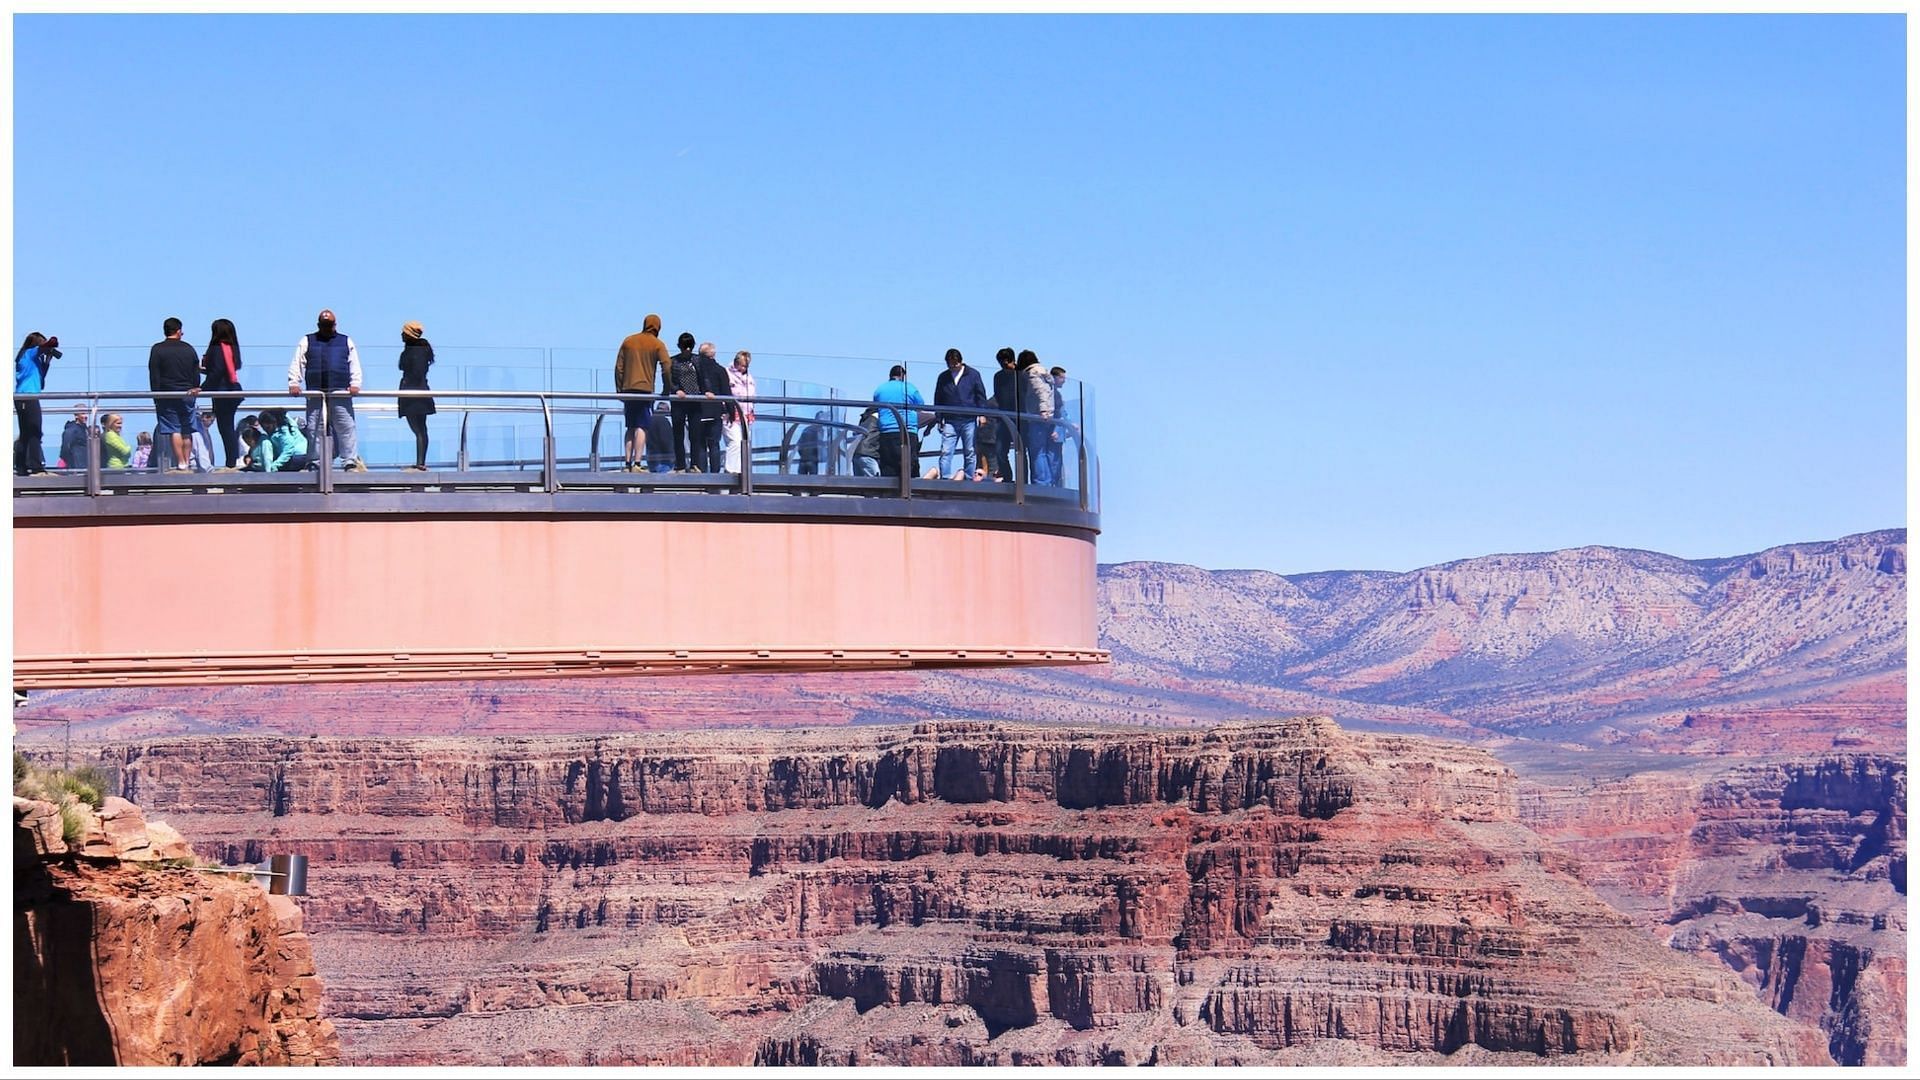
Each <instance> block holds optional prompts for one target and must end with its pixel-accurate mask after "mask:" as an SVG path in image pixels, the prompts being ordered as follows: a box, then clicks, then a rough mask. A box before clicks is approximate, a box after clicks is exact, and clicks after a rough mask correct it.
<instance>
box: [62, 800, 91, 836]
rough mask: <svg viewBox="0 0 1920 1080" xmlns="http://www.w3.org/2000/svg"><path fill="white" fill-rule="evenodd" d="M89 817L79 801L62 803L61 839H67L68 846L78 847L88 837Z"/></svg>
mask: <svg viewBox="0 0 1920 1080" xmlns="http://www.w3.org/2000/svg"><path fill="white" fill-rule="evenodd" d="M87 817H88V814H87V812H86V811H85V810H83V809H81V808H80V804H79V803H77V802H72V801H69V802H63V803H61V804H60V839H62V840H65V841H66V842H67V846H68V847H78V846H80V841H82V840H84V839H86V836H87Z"/></svg>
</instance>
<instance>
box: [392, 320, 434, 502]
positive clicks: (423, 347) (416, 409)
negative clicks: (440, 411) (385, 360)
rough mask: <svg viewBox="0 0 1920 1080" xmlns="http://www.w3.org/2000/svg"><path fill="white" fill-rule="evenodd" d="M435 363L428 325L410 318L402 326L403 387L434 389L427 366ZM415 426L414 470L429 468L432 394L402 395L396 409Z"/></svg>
mask: <svg viewBox="0 0 1920 1080" xmlns="http://www.w3.org/2000/svg"><path fill="white" fill-rule="evenodd" d="M432 366H433V346H432V345H430V344H428V342H427V328H426V327H424V326H421V325H420V324H419V323H417V322H410V323H408V324H407V325H405V326H403V327H401V328H400V389H402V390H431V389H433V388H432V387H430V386H428V385H427V369H428V368H430V367H432ZM397 411H398V412H399V413H400V416H401V418H402V419H404V420H406V422H407V427H409V428H411V429H412V430H413V471H414V472H426V471H427V417H429V416H432V415H433V414H434V412H435V411H436V410H435V408H434V405H433V399H432V398H430V397H403V398H401V399H400V407H399V409H398V410H397Z"/></svg>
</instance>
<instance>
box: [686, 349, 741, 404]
mask: <svg viewBox="0 0 1920 1080" xmlns="http://www.w3.org/2000/svg"><path fill="white" fill-rule="evenodd" d="M697 370H698V375H699V380H700V392H701V393H702V394H717V395H719V396H721V397H732V396H733V380H732V379H729V378H727V369H726V368H723V367H721V366H720V361H718V360H715V359H711V358H708V357H705V356H702V357H701V358H700V366H699V368H698V369H697ZM688 396H689V397H691V396H692V394H691V392H689V394H688ZM732 411H733V402H731V401H706V400H704V399H702V401H701V405H700V415H701V416H703V417H705V418H706V419H708V420H718V419H720V418H721V417H723V416H725V415H727V414H728V413H730V412H732Z"/></svg>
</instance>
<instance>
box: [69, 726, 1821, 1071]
mask: <svg viewBox="0 0 1920 1080" xmlns="http://www.w3.org/2000/svg"><path fill="white" fill-rule="evenodd" d="M101 764H102V766H103V767H104V768H106V769H107V771H109V772H110V773H111V774H112V775H113V776H114V777H115V778H116V781H117V784H118V787H119V789H120V790H121V791H122V793H123V794H126V795H129V796H132V797H134V798H136V799H137V800H138V801H140V802H141V803H143V804H144V805H147V806H150V807H161V808H164V809H165V810H166V812H167V813H168V814H169V815H170V816H172V817H173V818H174V819H175V820H177V821H180V822H181V823H183V824H185V825H188V826H190V829H191V832H192V833H193V834H194V835H195V836H197V837H198V838H199V839H200V844H201V846H200V849H199V850H200V851H201V852H202V854H204V855H208V856H213V857H217V858H220V859H224V860H228V861H236V862H237V861H246V860H251V859H253V858H256V857H258V855H259V854H261V853H262V852H263V851H264V850H265V849H267V848H269V847H271V848H272V849H274V850H292V851H299V852H303V853H306V854H308V855H309V856H311V858H312V859H313V872H312V875H311V877H310V878H309V889H310V891H311V896H310V898H309V902H308V909H307V911H308V919H309V925H310V926H311V927H312V930H313V932H314V934H315V952H316V958H317V960H318V964H319V967H320V970H321V971H322V972H323V973H324V975H325V978H326V980H327V984H328V992H329V1000H330V1003H331V1006H332V1011H333V1015H334V1016H335V1019H336V1021H337V1022H338V1024H339V1026H340V1031H341V1035H342V1040H343V1046H344V1048H345V1052H346V1056H347V1058H348V1059H349V1060H351V1061H354V1062H356V1063H364V1064H404V1063H422V1062H428V1061H433V1062H439V1063H445V1064H485V1063H524V1064H549V1065H555V1064H589V1063H592V1064H644V1063H671V1064H742V1063H748V1062H755V1061H758V1062H764V1063H859V1064H948V1063H953V1064H957V1063H988V1064H995V1063H998V1064H1013V1063H1052V1064H1097V1063H1147V1062H1155V1063H1163V1064H1225V1063H1243V1064H1274V1063H1288V1062H1298V1063H1322V1064H1324V1063H1381V1062H1437V1061H1455V1062H1461V1061H1465V1062H1483V1063H1486V1062H1509V1063H1511V1062H1517V1061H1538V1060H1542V1059H1552V1060H1560V1061H1596V1062H1636V1063H1695V1064H1708V1063H1749V1064H1752V1063H1781V1064H1785V1063H1800V1064H1805V1063H1821V1062H1825V1061H1827V1060H1829V1059H1828V1055H1827V1052H1826V1049H1825V1045H1824V1044H1825V1039H1824V1038H1823V1037H1822V1036H1821V1034H1820V1033H1819V1032H1818V1031H1817V1030H1814V1029H1812V1028H1810V1027H1807V1026H1804V1025H1801V1024H1798V1023H1795V1022H1793V1021H1792V1020H1790V1019H1788V1018H1785V1017H1782V1016H1780V1015H1778V1014H1776V1013H1774V1012H1773V1011H1771V1010H1769V1009H1768V1008H1766V1007H1765V1006H1764V1005H1763V1004H1762V1003H1761V1002H1759V1001H1757V1000H1755V998H1754V996H1753V995H1752V994H1751V993H1750V992H1749V991H1748V989H1747V988H1746V987H1745V986H1743V985H1742V984H1741V983H1740V981H1739V980H1738V979H1737V978H1735V977H1734V976H1733V975H1732V974H1730V973H1728V972H1727V971H1726V970H1725V969H1724V968H1723V967H1722V966H1721V965H1720V964H1719V963H1718V962H1711V961H1708V960H1703V959H1701V958H1699V957H1696V956H1693V955H1690V954H1685V953H1681V952H1677V951H1674V950H1670V949H1667V948H1664V947H1662V946H1661V945H1660V944H1659V943H1658V942H1657V941H1655V940H1653V939H1652V938H1651V937H1650V936H1648V935H1647V934H1645V933H1644V932H1643V931H1641V930H1639V929H1637V928H1636V927H1635V926H1634V925H1633V924H1632V923H1631V922H1630V921H1629V920H1628V919H1627V918H1626V917H1624V916H1622V915H1620V914H1618V913H1616V912H1614V911H1612V910H1611V909H1609V908H1608V907H1607V906H1606V905H1605V904H1603V903H1602V902H1600V901H1599V900H1598V899H1597V898H1596V897H1595V896H1594V895H1593V894H1592V893H1591V892H1590V891H1589V890H1588V889H1587V888H1586V887H1585V886H1583V885H1581V884H1580V883H1579V882H1578V881H1577V880H1576V879H1575V878H1574V877H1573V876H1572V874H1571V873H1570V872H1569V870H1568V869H1567V867H1566V861H1565V859H1564V858H1563V857H1561V856H1559V855H1557V854H1556V853H1555V852H1554V851H1553V850H1552V849H1550V848H1548V847H1546V846H1545V845H1544V844H1542V843H1541V842H1540V841H1539V839H1538V838H1537V837H1536V836H1535V835H1534V834H1533V833H1531V832H1529V831H1528V830H1527V829H1526V828H1525V827H1524V826H1522V825H1521V824H1520V822H1519V820H1518V814H1519V811H1518V806H1517V798H1518V793H1517V786H1516V781H1515V779H1514V777H1513V775H1512V774H1511V773H1510V772H1508V771H1507V770H1506V769H1505V768H1504V767H1502V766H1501V765H1499V764H1498V763H1497V762H1496V761H1494V760H1493V759H1492V758H1490V757H1489V756H1487V755H1485V754H1484V753H1481V752H1479V751H1475V750H1472V749H1469V748H1466V747H1462V746H1459V745H1453V744H1445V743H1438V742H1432V741H1428V740H1424V739H1417V738H1408V737H1400V736H1380V735H1356V734H1352V733H1348V732H1344V731H1342V730H1340V729H1339V728H1337V727H1336V726H1334V725H1333V724H1332V723H1330V722H1327V721H1325V720H1316V719H1303V720H1289V721H1272V722H1262V723H1251V724H1235V725H1225V726H1220V727H1215V728H1210V729H1206V730H1193V731H1167V730H1139V729H1134V730H1115V729H1073V728H1054V727H1038V726H1024V725H1001V724H980V723H931V724H922V725H917V726H913V727H895V728H874V727H862V728H855V729H847V730H838V731H824V732H823V731H799V732H784V733H773V732H763V733H751V734H749V733H715V732H701V733H688V734H685V735H678V736H619V737H589V738H566V737H549V738H543V739H496V740H485V741H481V740H440V739H420V740H405V741H402V740H349V739H330V738H312V739H233V738H227V739H218V740H193V739H186V740H164V741H158V742H150V743H142V744H133V745H116V746H110V747H107V748H106V749H105V753H104V756H103V758H102V761H101ZM216 777H217V778H218V779H219V780H220V781H221V782H218V783H215V782H212V781H213V780H214V779H215V778H216Z"/></svg>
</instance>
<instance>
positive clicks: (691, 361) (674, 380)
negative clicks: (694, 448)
mask: <svg viewBox="0 0 1920 1080" xmlns="http://www.w3.org/2000/svg"><path fill="white" fill-rule="evenodd" d="M676 344H678V345H679V346H680V351H679V352H677V353H674V354H673V356H672V357H671V359H670V361H669V363H668V366H667V380H666V383H667V384H666V387H665V389H666V391H667V393H669V394H672V395H673V470H674V471H675V472H686V471H687V458H688V453H687V451H688V442H687V439H688V437H689V436H691V437H693V438H696V439H697V438H699V437H700V423H699V417H700V411H699V408H698V406H696V405H695V404H694V403H693V402H691V401H688V400H687V398H688V396H689V395H695V396H697V395H698V394H699V393H700V357H699V356H697V355H695V354H694V351H693V335H692V334H688V333H684V332H683V333H682V334H681V335H680V338H679V340H678V341H677V342H676Z"/></svg>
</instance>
